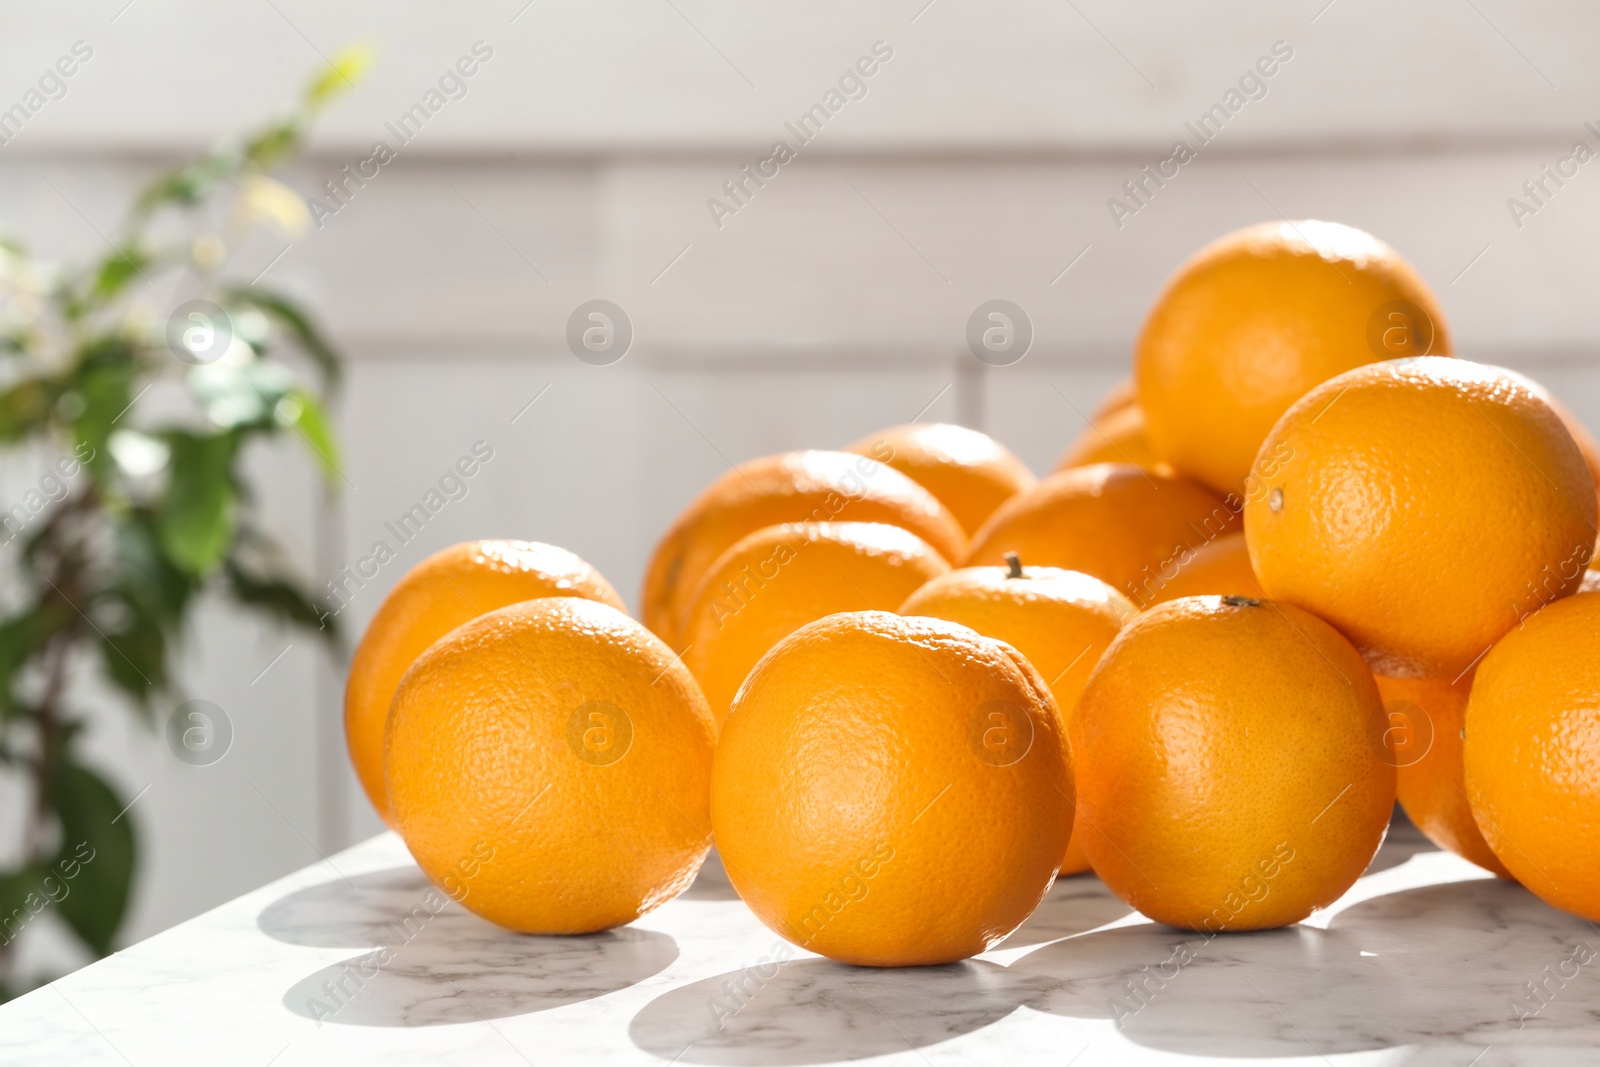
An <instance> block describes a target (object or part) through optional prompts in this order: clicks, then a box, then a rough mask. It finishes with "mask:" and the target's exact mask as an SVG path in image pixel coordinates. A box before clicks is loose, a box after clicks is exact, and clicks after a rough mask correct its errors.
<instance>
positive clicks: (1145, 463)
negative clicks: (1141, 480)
mask: <svg viewBox="0 0 1600 1067" xmlns="http://www.w3.org/2000/svg"><path fill="white" fill-rule="evenodd" d="M1091 463H1132V464H1133V465H1134V466H1136V467H1144V468H1145V469H1146V470H1169V469H1170V468H1168V467H1167V465H1166V464H1165V463H1163V462H1161V459H1160V457H1158V456H1157V455H1156V454H1155V451H1154V450H1153V449H1151V447H1150V437H1149V435H1148V434H1147V433H1146V432H1145V425H1144V409H1143V408H1141V407H1140V406H1139V405H1138V404H1137V403H1134V404H1125V405H1123V406H1122V407H1119V408H1117V409H1116V410H1114V411H1111V412H1109V413H1107V414H1106V415H1104V416H1102V417H1100V418H1097V419H1094V420H1092V421H1090V423H1089V425H1087V426H1085V427H1084V428H1083V432H1082V433H1080V434H1079V435H1078V439H1077V440H1075V441H1073V442H1072V444H1071V445H1069V446H1067V450H1066V451H1065V452H1063V453H1061V458H1060V459H1058V460H1056V467H1055V469H1056V470H1058V471H1064V470H1067V469H1069V468H1072V467H1087V466H1089V465H1090V464H1091Z"/></svg>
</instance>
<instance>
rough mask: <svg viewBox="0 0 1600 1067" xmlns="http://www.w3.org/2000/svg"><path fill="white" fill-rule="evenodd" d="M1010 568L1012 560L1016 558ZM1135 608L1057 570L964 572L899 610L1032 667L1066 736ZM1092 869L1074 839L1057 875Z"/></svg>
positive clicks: (1017, 567) (1101, 586)
mask: <svg viewBox="0 0 1600 1067" xmlns="http://www.w3.org/2000/svg"><path fill="white" fill-rule="evenodd" d="M1013 559H1014V560H1015V557H1013ZM1136 610H1137V609H1136V608H1134V606H1133V605H1132V604H1130V603H1129V602H1128V598H1127V597H1125V596H1123V595H1122V594H1121V593H1119V592H1117V591H1116V590H1115V589H1113V588H1111V587H1110V586H1109V585H1107V584H1106V583H1104V582H1102V581H1101V580H1100V579H1098V578H1091V577H1090V576H1089V575H1087V574H1079V573H1078V572H1077V571H1064V570H1061V569H1060V568H1059V567H1024V566H1022V564H1021V561H1020V560H1015V564H1014V565H1012V566H1007V567H965V568H963V569H961V570H957V571H951V572H950V573H949V574H945V575H943V576H941V577H938V578H935V579H933V580H932V581H931V582H929V583H928V584H927V585H924V586H923V587H922V588H921V589H918V590H917V591H916V592H915V593H913V594H911V599H909V600H907V601H906V602H905V603H904V604H902V605H901V606H900V614H902V615H927V616H931V617H933V618H936V619H946V620H948V621H950V622H958V623H960V624H961V625H963V626H970V627H972V628H973V629H974V630H976V631H978V632H979V633H980V634H983V635H984V636H985V637H993V638H995V639H996V640H999V641H1004V642H1005V643H1006V644H1008V645H1010V646H1011V647H1012V648H1014V649H1016V650H1017V651H1018V652H1021V653H1022V654H1023V655H1024V656H1026V657H1027V658H1028V662H1029V663H1031V664H1033V666H1034V668H1035V669H1037V670H1038V672H1039V674H1040V676H1041V677H1043V678H1044V679H1045V682H1046V684H1048V685H1049V686H1050V693H1051V695H1052V696H1054V697H1055V698H1056V706H1057V707H1058V708H1059V709H1060V710H1061V715H1062V719H1063V729H1064V728H1065V723H1067V722H1070V721H1072V712H1073V709H1074V708H1076V707H1077V706H1078V695H1079V694H1080V693H1082V692H1083V686H1084V683H1085V682H1087V681H1088V680H1089V674H1090V672H1091V671H1093V670H1094V666H1095V664H1096V663H1098V662H1099V661H1100V654H1101V653H1102V652H1104V651H1105V650H1106V646H1107V645H1109V644H1111V639H1112V638H1113V637H1116V636H1117V631H1118V630H1120V629H1121V628H1122V624H1123V623H1125V622H1126V621H1127V620H1128V619H1130V618H1132V617H1133V615H1134V614H1135V612H1136ZM1088 869H1089V860H1088V858H1087V857H1085V856H1084V854H1083V845H1082V842H1081V841H1080V840H1079V835H1078V834H1077V833H1074V834H1073V835H1072V840H1071V841H1069V842H1068V844H1067V851H1066V855H1065V858H1064V859H1063V860H1062V861H1061V873H1062V874H1079V873H1081V872H1083V871H1087V870H1088Z"/></svg>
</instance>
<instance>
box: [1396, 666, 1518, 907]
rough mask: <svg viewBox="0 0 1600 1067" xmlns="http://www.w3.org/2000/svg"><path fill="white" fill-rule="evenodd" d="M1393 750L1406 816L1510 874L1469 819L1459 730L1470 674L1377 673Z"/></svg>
mask: <svg viewBox="0 0 1600 1067" xmlns="http://www.w3.org/2000/svg"><path fill="white" fill-rule="evenodd" d="M1377 682H1378V692H1379V693H1380V694H1382V696H1383V709H1384V714H1385V716H1386V717H1387V720H1388V725H1387V733H1388V736H1389V740H1390V747H1391V749H1392V751H1393V753H1394V760H1393V762H1394V764H1395V768H1396V770H1395V792H1396V794H1397V795H1398V796H1399V798H1400V804H1401V806H1402V807H1404V808H1405V809H1406V816H1407V817H1408V818H1410V820H1411V821H1412V822H1413V823H1415V824H1416V827H1417V829H1419V830H1421V831H1422V832H1423V833H1424V834H1426V835H1427V838H1428V840H1429V841H1432V842H1433V843H1434V844H1436V845H1438V846H1439V847H1440V848H1442V849H1446V850H1447V851H1450V852H1454V853H1455V854H1456V855H1458V856H1461V857H1464V858H1465V859H1469V860H1471V861H1472V862H1473V863H1476V864H1477V865H1478V866H1480V867H1483V868H1484V869H1486V870H1490V871H1493V872H1494V873H1495V874H1498V875H1499V876H1500V877H1502V878H1510V877H1511V872H1510V871H1507V870H1506V866H1505V864H1503V863H1501V862H1500V861H1499V860H1498V859H1496V858H1495V854H1494V853H1493V852H1491V851H1490V850H1489V843H1488V842H1487V841H1485V840H1484V839H1483V834H1482V833H1480V832H1479V830H1478V824H1477V823H1476V822H1474V821H1473V819H1472V805H1471V804H1469V803H1467V787H1466V772H1465V767H1464V765H1463V763H1462V757H1461V745H1462V741H1461V734H1462V731H1463V730H1464V729H1465V727H1466V719H1467V694H1468V693H1469V692H1471V690H1472V677H1471V676H1470V675H1467V676H1465V677H1463V678H1462V679H1460V680H1459V681H1456V682H1454V683H1452V682H1451V681H1450V679H1448V678H1385V677H1383V676H1382V675H1379V676H1378V678H1377Z"/></svg>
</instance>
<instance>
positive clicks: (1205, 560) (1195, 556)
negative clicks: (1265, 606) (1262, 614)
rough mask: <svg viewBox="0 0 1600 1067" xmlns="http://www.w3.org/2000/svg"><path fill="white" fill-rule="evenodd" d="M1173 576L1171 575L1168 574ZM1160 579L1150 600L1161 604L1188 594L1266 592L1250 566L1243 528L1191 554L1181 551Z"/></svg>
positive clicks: (1240, 594)
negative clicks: (1168, 575) (1169, 574)
mask: <svg viewBox="0 0 1600 1067" xmlns="http://www.w3.org/2000/svg"><path fill="white" fill-rule="evenodd" d="M1168 573H1171V575H1172V577H1171V578H1168V577H1167V574H1168ZM1157 577H1158V578H1160V579H1161V583H1160V584H1159V585H1158V586H1157V587H1156V588H1155V589H1154V590H1153V591H1152V592H1151V594H1150V596H1149V597H1148V598H1147V602H1146V603H1144V604H1142V605H1141V606H1142V607H1149V606H1150V604H1159V603H1161V602H1163V601H1166V600H1177V599H1178V598H1179V597H1186V596H1212V595H1214V596H1253V597H1261V596H1264V595H1265V594H1263V593H1262V592H1261V584H1260V583H1259V582H1257V581H1256V574H1255V571H1252V570H1251V569H1250V549H1249V546H1248V545H1246V544H1245V538H1244V531H1243V530H1240V531H1238V532H1236V533H1227V534H1223V535H1222V536H1221V537H1218V538H1216V539H1215V540H1213V541H1209V542H1207V543H1206V544H1203V545H1201V546H1200V547H1199V548H1197V549H1195V550H1194V551H1193V552H1191V553H1189V554H1188V555H1186V556H1185V555H1180V556H1179V557H1178V558H1177V559H1174V560H1173V561H1172V562H1171V565H1170V566H1168V567H1167V568H1166V570H1164V571H1162V572H1160V573H1159V574H1157Z"/></svg>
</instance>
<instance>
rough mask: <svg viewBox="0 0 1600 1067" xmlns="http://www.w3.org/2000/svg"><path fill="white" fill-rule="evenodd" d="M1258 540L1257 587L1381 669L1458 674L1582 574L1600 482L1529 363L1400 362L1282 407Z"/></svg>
mask: <svg viewBox="0 0 1600 1067" xmlns="http://www.w3.org/2000/svg"><path fill="white" fill-rule="evenodd" d="M1245 536H1246V537H1247V538H1248V539H1249V543H1250V562H1251V564H1252V565H1253V566H1254V567H1255V572H1256V575H1257V576H1258V577H1259V578H1260V579H1261V587H1262V589H1264V590H1266V592H1267V594H1268V595H1269V596H1273V597H1277V598H1280V599H1283V600H1288V601H1290V602H1292V603H1295V604H1298V605H1300V606H1301V607H1303V608H1305V609H1307V610H1308V611H1313V612H1315V613H1316V614H1318V615H1320V616H1322V617H1323V618H1324V619H1326V620H1328V621H1329V622H1330V623H1332V624H1333V625H1334V626H1337V627H1338V628H1339V629H1340V630H1341V631H1342V632H1343V633H1344V634H1345V635H1346V636H1348V637H1349V638H1350V639H1351V640H1352V641H1354V642H1355V644H1356V647H1358V648H1360V649H1361V650H1362V652H1363V653H1365V654H1366V656H1367V659H1368V662H1370V663H1371V664H1372V668H1373V670H1374V671H1376V672H1378V673H1379V674H1387V675H1390V676H1392V677H1399V678H1407V677H1434V678H1454V677H1456V676H1457V675H1459V674H1460V673H1461V672H1462V671H1464V670H1466V668H1467V667H1468V665H1470V664H1471V663H1473V662H1474V661H1476V660H1477V659H1478V657H1479V656H1481V655H1482V654H1483V653H1484V652H1485V651H1487V650H1488V648H1489V646H1490V645H1492V644H1494V642H1495V641H1496V640H1498V639H1499V637H1500V635H1501V634H1503V633H1505V632H1506V631H1507V630H1509V629H1510V628H1511V627H1512V626H1514V625H1515V624H1516V623H1517V621H1518V620H1519V619H1520V618H1522V617H1524V616H1526V615H1528V614H1530V613H1532V612H1533V611H1536V610H1538V609H1539V607H1540V606H1542V605H1543V604H1546V603H1548V602H1550V601H1552V600H1555V599H1557V598H1559V597H1563V596H1566V595H1567V594H1568V593H1571V592H1573V591H1574V590H1575V589H1576V588H1577V587H1578V582H1579V581H1580V580H1581V578H1582V577H1583V569H1584V566H1585V564H1587V563H1588V561H1589V557H1590V555H1591V554H1592V552H1593V548H1594V542H1595V488H1594V482H1593V481H1592V480H1591V479H1590V477H1589V471H1588V468H1587V467H1585V466H1584V462H1583V456H1582V454H1581V453H1580V452H1579V451H1578V446H1577V445H1576V444H1574V443H1573V441H1572V436H1571V435H1570V434H1569V433H1567V431H1566V429H1565V428H1564V427H1563V426H1562V424H1561V420H1560V419H1559V418H1558V417H1557V416H1556V414H1555V412H1554V411H1552V410H1551V408H1550V406H1549V405H1548V404H1547V403H1545V401H1544V400H1543V399H1542V398H1541V396H1540V391H1539V390H1538V389H1537V388H1536V387H1534V386H1532V385H1531V384H1530V383H1529V382H1527V380H1526V379H1524V378H1522V377H1521V376H1520V375H1516V374H1512V373H1511V372H1510V371H1506V370H1502V369H1500V368H1498V367H1487V366H1483V365H1482V364H1478V363H1471V362H1468V361H1467V360H1463V359H1438V358H1434V357H1425V358H1421V359H1411V360H1396V361H1393V362H1388V363H1376V364H1372V365H1370V366H1366V367H1361V368H1359V369H1357V370H1353V371H1350V372H1348V373H1346V374H1341V375H1340V376H1339V377H1337V378H1334V379H1333V380H1331V381H1328V382H1324V383H1323V384H1322V385H1319V386H1318V387H1317V388H1315V389H1313V390H1312V391H1311V392H1309V393H1307V394H1306V395H1305V397H1304V398H1302V399H1301V400H1300V401H1298V402H1297V403H1296V404H1295V405H1294V406H1293V407H1292V408H1290V409H1289V410H1288V411H1287V412H1285V413H1284V416H1283V419H1282V420H1281V421H1280V422H1279V423H1278V425H1277V426H1275V427H1273V430H1272V434H1271V435H1270V436H1269V437H1268V438H1267V440H1266V441H1265V442H1264V443H1263V444H1262V446H1261V456H1260V458H1259V459H1258V460H1257V470H1256V472H1255V473H1254V474H1253V475H1252V478H1251V486H1250V491H1249V493H1248V495H1247V500H1246V503H1245Z"/></svg>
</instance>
